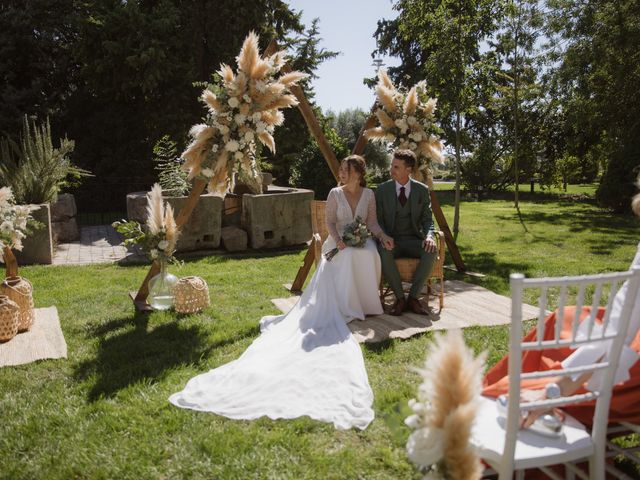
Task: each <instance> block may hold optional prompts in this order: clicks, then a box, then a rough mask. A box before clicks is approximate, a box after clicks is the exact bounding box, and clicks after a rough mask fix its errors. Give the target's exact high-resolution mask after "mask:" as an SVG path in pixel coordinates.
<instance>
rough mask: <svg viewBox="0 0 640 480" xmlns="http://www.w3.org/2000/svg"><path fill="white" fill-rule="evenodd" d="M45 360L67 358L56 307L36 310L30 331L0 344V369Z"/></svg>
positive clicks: (65, 343) (65, 344)
mask: <svg viewBox="0 0 640 480" xmlns="http://www.w3.org/2000/svg"><path fill="white" fill-rule="evenodd" d="M45 358H67V342H65V340H64V336H63V335H62V329H61V328H60V320H59V319H58V310H57V309H56V307H47V308H36V319H35V321H34V322H33V326H32V327H31V330H29V331H28V332H24V333H19V334H18V335H16V336H15V337H13V338H12V339H11V340H9V341H8V342H5V343H0V367H7V366H10V365H23V364H25V363H31V362H35V361H36V360H43V359H45Z"/></svg>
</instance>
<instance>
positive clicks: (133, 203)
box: [127, 192, 222, 252]
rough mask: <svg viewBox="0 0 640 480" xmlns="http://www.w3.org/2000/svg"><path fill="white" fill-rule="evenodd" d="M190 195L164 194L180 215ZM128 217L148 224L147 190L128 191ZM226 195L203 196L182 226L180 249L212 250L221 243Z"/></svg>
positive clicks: (183, 250)
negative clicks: (169, 195) (224, 198)
mask: <svg viewBox="0 0 640 480" xmlns="http://www.w3.org/2000/svg"><path fill="white" fill-rule="evenodd" d="M187 198H188V197H164V201H165V202H167V203H169V204H170V205H171V206H172V207H173V211H174V212H175V215H176V218H177V216H178V214H179V213H180V209H181V208H182V207H183V206H184V204H185V203H186V202H187ZM127 217H128V218H129V220H135V221H137V222H140V223H141V224H143V225H144V223H145V222H146V220H147V192H134V193H129V194H127ZM221 223H222V198H220V197H217V196H215V195H212V194H204V195H200V199H199V200H198V203H197V204H196V206H195V208H194V209H193V212H192V213H191V216H190V217H189V220H188V221H187V223H186V225H184V227H183V228H182V231H181V234H180V238H179V240H178V246H177V251H178V252H187V251H193V250H210V249H214V248H218V247H219V246H220V230H221Z"/></svg>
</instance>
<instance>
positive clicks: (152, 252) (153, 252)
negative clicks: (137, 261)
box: [149, 248, 158, 260]
mask: <svg viewBox="0 0 640 480" xmlns="http://www.w3.org/2000/svg"><path fill="white" fill-rule="evenodd" d="M149 255H150V256H151V258H153V259H154V260H155V259H156V258H158V250H157V249H155V248H152V249H151V250H150V251H149Z"/></svg>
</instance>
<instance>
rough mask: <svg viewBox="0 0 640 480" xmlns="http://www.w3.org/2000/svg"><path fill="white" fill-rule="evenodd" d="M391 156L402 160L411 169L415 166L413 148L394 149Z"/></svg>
mask: <svg viewBox="0 0 640 480" xmlns="http://www.w3.org/2000/svg"><path fill="white" fill-rule="evenodd" d="M393 158H397V159H398V160H402V161H403V162H404V164H405V165H406V166H407V167H409V168H411V170H413V167H415V166H416V154H415V153H413V150H408V149H400V150H396V151H395V152H393Z"/></svg>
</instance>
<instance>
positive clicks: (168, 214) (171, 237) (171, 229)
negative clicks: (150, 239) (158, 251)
mask: <svg viewBox="0 0 640 480" xmlns="http://www.w3.org/2000/svg"><path fill="white" fill-rule="evenodd" d="M164 227H165V233H166V239H167V242H169V245H168V246H167V248H166V249H165V253H166V254H167V255H172V254H173V252H174V251H175V249H176V244H177V243H178V237H179V236H180V230H178V225H177V224H176V220H175V218H174V216H173V207H172V206H171V205H169V204H167V208H166V209H165V211H164Z"/></svg>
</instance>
